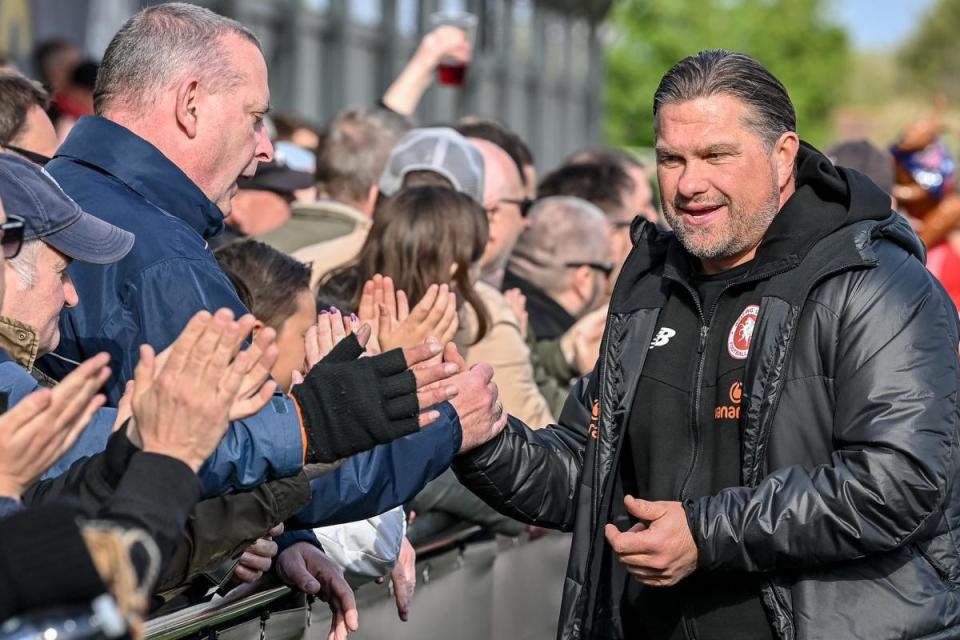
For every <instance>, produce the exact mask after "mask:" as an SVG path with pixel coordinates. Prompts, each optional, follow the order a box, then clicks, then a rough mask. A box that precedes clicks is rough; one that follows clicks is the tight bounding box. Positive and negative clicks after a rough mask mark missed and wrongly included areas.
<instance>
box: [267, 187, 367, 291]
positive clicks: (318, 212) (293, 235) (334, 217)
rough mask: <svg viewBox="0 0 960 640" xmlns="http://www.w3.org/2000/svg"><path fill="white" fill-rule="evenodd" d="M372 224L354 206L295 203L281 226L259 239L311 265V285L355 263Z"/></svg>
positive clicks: (334, 203)
mask: <svg viewBox="0 0 960 640" xmlns="http://www.w3.org/2000/svg"><path fill="white" fill-rule="evenodd" d="M372 223H373V221H372V220H370V218H369V217H367V216H365V215H363V213H362V212H360V211H357V210H356V209H354V208H353V207H350V206H347V205H345V204H342V203H340V202H334V201H333V200H320V201H318V202H311V203H309V204H301V203H298V204H295V205H294V206H293V217H292V218H291V219H290V220H289V221H288V222H287V223H286V224H285V225H283V226H282V227H280V228H279V229H277V230H275V231H271V232H270V233H268V234H266V235H264V236H261V237H260V238H257V239H258V240H261V241H262V242H266V243H267V244H269V245H270V246H272V247H273V248H275V249H279V250H280V251H283V252H284V253H289V254H290V255H292V256H293V257H294V258H296V259H297V260H299V261H300V262H303V263H305V264H308V265H310V271H311V274H310V285H311V286H312V287H314V288H316V286H317V284H318V283H319V282H320V280H321V279H322V278H323V276H325V275H326V274H328V273H330V272H331V271H333V270H334V269H336V268H337V267H340V266H343V265H345V264H346V263H348V262H350V261H351V260H353V259H354V258H355V257H356V256H357V254H358V253H360V247H362V246H363V243H364V241H365V240H366V239H367V234H368V233H369V232H370V226H371V224H372Z"/></svg>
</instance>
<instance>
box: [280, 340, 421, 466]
mask: <svg viewBox="0 0 960 640" xmlns="http://www.w3.org/2000/svg"><path fill="white" fill-rule="evenodd" d="M362 352H363V348H362V347H361V346H360V344H359V343H358V342H357V339H356V337H355V336H352V335H351V336H348V337H347V338H346V339H344V340H342V341H341V342H340V343H339V344H337V346H336V347H334V349H333V351H331V352H330V353H329V354H327V356H326V357H325V358H324V359H323V360H321V361H320V362H319V363H317V365H316V366H314V367H313V369H311V370H310V372H309V373H308V374H307V376H306V378H304V381H303V383H302V384H299V385H297V386H295V387H294V388H293V389H292V390H291V391H290V395H291V396H293V398H294V400H295V401H296V403H297V405H298V407H299V410H300V417H301V419H302V421H303V427H304V432H305V433H306V436H307V456H306V463H307V464H313V463H318V462H320V463H329V462H334V461H335V460H339V459H340V458H346V457H348V456H352V455H353V454H355V453H359V452H361V451H366V450H367V449H372V448H373V447H375V446H376V445H378V444H382V443H385V442H390V441H392V440H394V439H396V438H399V437H401V436H405V435H408V434H411V433H414V432H415V431H417V429H418V428H419V424H418V420H417V416H418V415H419V413H420V408H419V405H418V402H417V382H416V378H415V377H414V375H413V372H412V371H409V370H408V369H407V363H406V360H405V359H404V356H403V351H401V350H400V349H394V350H393V351H388V352H387V353H384V354H381V355H378V356H373V357H370V358H360V359H357V358H358V357H359V355H360V354H361V353H362Z"/></svg>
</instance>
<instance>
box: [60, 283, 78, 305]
mask: <svg viewBox="0 0 960 640" xmlns="http://www.w3.org/2000/svg"><path fill="white" fill-rule="evenodd" d="M63 304H64V306H66V307H75V306H77V305H78V304H80V295H79V294H78V293H77V288H76V287H75V286H73V281H72V280H70V279H69V278H67V280H66V282H64V283H63Z"/></svg>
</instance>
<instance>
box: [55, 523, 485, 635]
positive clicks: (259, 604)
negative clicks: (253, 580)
mask: <svg viewBox="0 0 960 640" xmlns="http://www.w3.org/2000/svg"><path fill="white" fill-rule="evenodd" d="M481 532H482V529H481V528H480V527H478V526H468V527H464V528H460V529H457V530H456V531H454V532H452V533H450V534H447V535H444V536H441V537H438V538H436V539H433V540H430V541H428V542H425V543H424V544H421V545H418V546H417V558H418V563H417V564H418V566H420V565H425V564H427V563H429V560H430V558H431V557H434V556H436V555H438V554H441V553H444V552H446V551H449V550H450V549H454V548H457V547H462V546H463V545H466V544H467V543H468V541H469V540H471V539H475V538H476V537H477V535H478V534H480V533H481ZM292 595H293V592H292V591H291V589H289V588H288V587H285V586H274V587H270V588H268V589H266V590H263V591H253V590H252V589H251V588H244V587H240V588H237V589H235V590H234V591H232V592H230V593H229V594H227V595H226V596H224V597H215V598H214V599H212V600H210V601H207V602H203V603H200V604H196V605H194V606H190V607H187V608H184V609H180V610H178V611H175V612H173V613H169V614H166V615H163V616H160V617H157V618H154V619H152V620H149V621H147V623H146V625H145V631H146V640H179V639H180V638H187V637H191V636H194V635H197V634H199V633H201V632H203V631H205V630H208V629H215V628H217V627H221V626H224V625H230V624H231V623H233V622H239V621H248V619H250V618H251V615H252V614H259V613H262V612H263V611H264V610H266V609H268V608H269V607H270V605H271V604H274V603H277V602H279V601H281V600H283V599H284V598H287V597H288V596H292ZM257 617H259V616H256V615H253V618H254V619H256V618H257ZM266 619H267V618H264V620H266ZM60 640H63V639H62V638H61V639H60Z"/></svg>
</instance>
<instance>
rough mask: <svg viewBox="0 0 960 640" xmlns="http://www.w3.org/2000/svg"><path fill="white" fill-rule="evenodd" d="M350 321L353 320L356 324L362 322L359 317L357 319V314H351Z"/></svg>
mask: <svg viewBox="0 0 960 640" xmlns="http://www.w3.org/2000/svg"><path fill="white" fill-rule="evenodd" d="M350 319H351V320H353V321H354V322H359V321H360V318H358V317H357V314H355V313H351V314H350Z"/></svg>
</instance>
